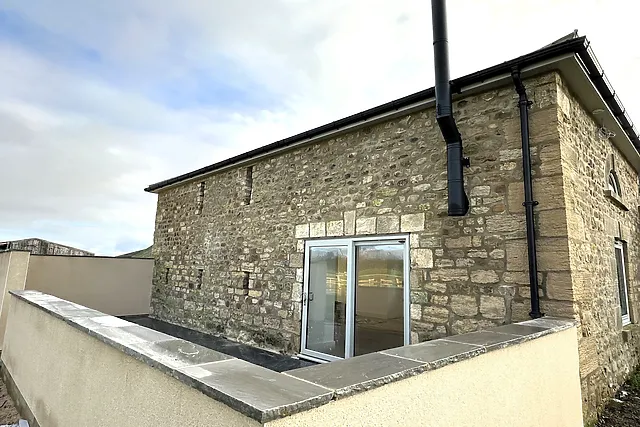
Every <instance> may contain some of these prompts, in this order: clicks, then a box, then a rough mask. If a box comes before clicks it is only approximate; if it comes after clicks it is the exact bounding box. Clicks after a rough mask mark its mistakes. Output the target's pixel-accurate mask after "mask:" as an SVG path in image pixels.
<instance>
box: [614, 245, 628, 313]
mask: <svg viewBox="0 0 640 427" xmlns="http://www.w3.org/2000/svg"><path fill="white" fill-rule="evenodd" d="M623 263H624V257H623V255H622V248H619V247H617V248H616V266H617V269H618V292H619V295H620V308H621V309H622V315H623V316H627V315H628V314H629V303H628V302H627V279H626V277H625V275H624V265H623Z"/></svg>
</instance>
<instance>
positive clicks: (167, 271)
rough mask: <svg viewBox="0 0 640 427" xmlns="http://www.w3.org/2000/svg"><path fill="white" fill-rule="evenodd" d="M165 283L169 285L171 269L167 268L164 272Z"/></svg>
mask: <svg viewBox="0 0 640 427" xmlns="http://www.w3.org/2000/svg"><path fill="white" fill-rule="evenodd" d="M164 283H166V284H167V285H168V284H169V269H168V268H165V270H164Z"/></svg>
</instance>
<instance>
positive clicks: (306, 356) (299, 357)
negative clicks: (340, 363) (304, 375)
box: [298, 353, 333, 363]
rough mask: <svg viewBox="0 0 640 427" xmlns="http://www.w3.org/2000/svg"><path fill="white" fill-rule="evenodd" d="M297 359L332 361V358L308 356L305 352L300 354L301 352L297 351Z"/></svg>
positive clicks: (319, 361)
mask: <svg viewBox="0 0 640 427" xmlns="http://www.w3.org/2000/svg"><path fill="white" fill-rule="evenodd" d="M298 359H302V360H308V361H310V362H316V363H329V362H333V360H323V359H320V358H318V357H313V356H309V355H307V354H302V353H298Z"/></svg>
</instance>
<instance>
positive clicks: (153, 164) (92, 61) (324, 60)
mask: <svg viewBox="0 0 640 427" xmlns="http://www.w3.org/2000/svg"><path fill="white" fill-rule="evenodd" d="M636 3H637V1H633V0H630V1H622V0H609V1H606V2H605V1H596V0H574V1H570V0H566V1H564V0H555V1H552V0H519V1H518V2H514V1H513V0H483V1H471V0H449V2H448V14H449V16H448V21H449V45H450V59H451V77H452V78H455V77H459V76H462V75H465V74H468V73H471V72H474V71H477V70H479V69H482V68H485V67H488V66H491V65H494V64H496V63H499V62H502V61H505V60H509V59H512V58H514V57H517V56H520V55H522V54H525V53H528V52H530V51H532V50H535V49H537V48H540V47H542V46H544V45H546V44H548V43H550V42H552V41H554V40H556V39H558V38H560V37H562V36H564V35H566V34H568V33H570V32H571V31H573V30H574V29H578V30H579V34H580V35H586V36H587V37H588V39H589V40H590V41H591V43H592V45H593V48H594V51H595V53H596V55H597V57H598V59H599V61H600V63H601V65H602V67H603V68H604V70H605V73H606V74H607V76H608V77H609V79H610V81H611V82H612V84H613V87H614V88H615V89H616V91H617V93H618V95H619V97H620V98H621V100H622V102H623V104H624V105H625V107H626V108H627V110H628V111H629V113H630V114H631V118H632V119H634V118H635V121H636V122H638V123H640V84H639V83H638V81H637V79H636V78H635V77H636V76H638V75H640V49H638V48H637V47H636V44H637V42H638V41H640V38H639V37H638V36H637V27H636V26H637V18H636V17H637V16H638V12H640V5H637V4H636ZM431 43H432V34H431V11H430V2H428V1H425V0H393V1H391V0H366V1H365V0H349V1H347V0H322V1H318V0H233V1H230V0H206V1H205V0H198V1H196V0H182V1H180V2H178V1H174V0H111V1H109V2H98V1H91V0H89V1H88V0H56V1H55V2H54V1H53V0H48V1H47V0H3V1H2V2H0V158H1V159H2V167H1V168H0V240H13V239H19V238H27V237H39V238H44V239H47V240H51V241H55V242H59V243H63V244H67V245H71V246H75V247H79V248H82V249H87V250H91V251H94V252H96V253H97V254H100V255H115V254H120V253H124V252H128V251H133V250H137V249H141V248H144V247H146V246H148V245H150V244H151V243H152V241H153V229H154V220H155V207H156V197H157V196H156V195H155V194H149V193H145V192H144V191H143V189H144V188H145V187H146V186H147V185H149V184H152V183H155V182H158V181H162V180H164V179H167V178H171V177H173V176H176V175H179V174H182V173H185V172H189V171H191V170H194V169H197V168H200V167H202V166H206V165H208V164H212V163H215V162H218V161H220V160H223V159H225V158H228V157H230V156H232V155H235V154H239V153H241V152H244V151H247V150H250V149H253V148H256V147H259V146H261V145H266V144H268V143H271V142H274V141H276V140H278V139H281V138H285V137H287V136H291V135H293V134H296V133H299V132H302V131H305V130H308V129H310V128H313V127H315V126H319V125H322V124H324V123H327V122H330V121H333V120H336V119H339V118H341V117H344V116H347V115H349V114H353V113H356V112H359V111H362V110H364V109H367V108H370V107H373V106H375V105H378V104H381V103H384V102H387V101H390V100H392V99H396V98H399V97H402V96H405V95H408V94H410V93H413V92H416V91H419V90H422V89H426V88H428V87H431V86H433V81H434V78H433V51H432V44H431Z"/></svg>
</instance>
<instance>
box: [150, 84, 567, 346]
mask: <svg viewBox="0 0 640 427" xmlns="http://www.w3.org/2000/svg"><path fill="white" fill-rule="evenodd" d="M557 81H558V76H557V75H555V74H548V75H545V76H541V77H538V78H535V79H530V80H528V81H527V82H525V83H526V86H527V88H528V91H529V96H530V98H531V100H532V101H533V106H532V108H531V134H532V156H533V161H534V176H535V180H534V190H535V192H536V198H537V199H538V200H539V201H540V206H539V207H538V209H537V212H538V213H537V216H538V220H539V229H540V241H539V248H540V252H539V257H540V279H541V282H540V283H541V296H542V300H543V304H542V307H543V309H544V310H545V312H546V313H547V314H551V315H560V316H571V315H572V314H573V308H572V303H571V300H572V291H571V287H570V274H569V250H568V245H567V239H566V235H567V231H566V219H565V217H566V215H565V214H564V199H563V197H562V182H563V181H562V170H561V168H560V162H559V152H560V144H559V134H558V113H557V105H556V101H557V91H556V88H557ZM455 111H456V116H457V120H458V124H459V127H460V131H461V133H462V136H463V141H464V144H465V152H466V154H467V155H468V156H469V157H470V158H471V164H472V166H471V168H470V169H467V170H466V188H467V190H468V193H469V195H470V202H471V211H470V214H469V215H468V216H466V217H464V218H450V217H447V213H446V210H447V197H446V155H445V144H444V142H443V141H442V138H441V135H440V132H439V130H438V127H437V124H436V123H435V120H434V116H435V113H434V111H433V109H426V110H424V111H420V112H416V113H413V114H411V115H407V116H404V117H401V118H398V119H394V120H390V121H387V122H385V123H382V124H376V125H373V126H369V127H364V128H360V129H357V130H355V131H353V132H351V133H347V134H344V135H342V136H338V137H335V138H332V139H328V140H325V141H322V142H318V143H315V144H312V145H308V146H305V147H301V148H297V149H295V150H292V151H288V152H286V153H284V154H280V155H278V156H276V157H272V158H270V159H267V160H260V161H257V162H256V163H254V164H253V165H252V171H251V174H248V173H247V169H246V167H239V168H235V169H231V170H227V171H222V172H219V173H216V174H213V175H211V176H207V177H205V178H203V179H202V180H198V181H195V182H190V183H186V184H183V185H179V186H176V187H173V188H170V189H167V190H164V191H161V192H160V194H159V198H158V210H157V220H156V234H155V242H154V258H155V259H156V261H155V262H156V268H155V273H154V290H153V296H152V310H153V315H154V316H156V317H158V318H160V319H163V320H167V321H170V322H173V323H179V324H182V325H185V326H187V327H191V328H195V329H199V330H203V331H210V332H211V331H213V332H222V333H224V334H225V335H227V336H229V337H232V338H236V339H240V340H243V341H248V342H254V343H257V344H258V345H261V346H265V347H271V348H276V349H278V350H281V351H286V352H290V353H291V352H297V351H298V350H299V341H300V328H301V324H300V319H301V293H302V277H303V274H302V266H303V249H304V241H305V239H307V238H317V237H325V236H327V237H333V236H342V235H348V236H352V235H367V234H387V233H398V232H403V233H409V234H410V245H411V274H410V284H411V325H412V326H411V328H412V340H413V341H417V340H419V341H422V340H428V339H433V338H438V337H441V336H445V335H450V334H458V333H463V332H469V331H472V330H476V329H482V328H485V327H489V326H493V325H496V324H501V323H505V322H511V321H515V320H523V319H526V318H527V316H528V311H529V308H530V305H529V299H528V298H529V287H528V274H527V272H526V269H527V268H526V267H527V261H526V259H527V258H526V241H525V231H524V230H525V228H524V210H523V208H522V205H521V203H522V165H521V159H522V154H521V148H520V144H521V142H520V123H519V112H518V107H517V95H516V94H515V91H514V90H513V87H512V86H510V85H508V86H505V87H503V88H500V89H496V90H492V91H488V92H485V93H482V94H478V95H474V96H469V97H467V98H464V99H461V100H458V101H456V103H455ZM249 175H251V183H248V181H247V177H248V176H249ZM248 185H251V189H250V191H248V189H247V186H248ZM203 194H204V196H203ZM247 194H250V195H251V196H250V200H248V199H247Z"/></svg>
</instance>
